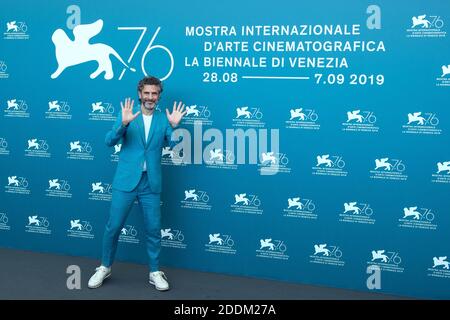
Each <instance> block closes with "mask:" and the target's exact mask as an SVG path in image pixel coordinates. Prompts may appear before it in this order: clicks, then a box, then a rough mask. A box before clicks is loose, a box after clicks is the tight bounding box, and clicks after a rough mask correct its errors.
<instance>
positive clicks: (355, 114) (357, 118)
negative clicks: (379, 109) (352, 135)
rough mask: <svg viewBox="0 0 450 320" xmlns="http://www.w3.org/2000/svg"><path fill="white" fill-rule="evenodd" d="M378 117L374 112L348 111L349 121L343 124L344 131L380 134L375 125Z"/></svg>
mask: <svg viewBox="0 0 450 320" xmlns="http://www.w3.org/2000/svg"><path fill="white" fill-rule="evenodd" d="M376 122H377V117H376V116H375V113H374V112H372V111H361V110H360V109H358V110H353V111H347V121H346V122H343V123H342V131H354V132H375V133H376V132H378V131H379V130H380V128H379V127H377V126H376V125H375V124H376Z"/></svg>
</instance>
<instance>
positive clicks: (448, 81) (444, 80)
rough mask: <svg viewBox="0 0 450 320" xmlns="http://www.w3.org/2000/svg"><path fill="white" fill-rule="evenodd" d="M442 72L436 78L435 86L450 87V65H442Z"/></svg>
mask: <svg viewBox="0 0 450 320" xmlns="http://www.w3.org/2000/svg"><path fill="white" fill-rule="evenodd" d="M441 70H442V72H441V73H440V76H438V77H437V78H436V86H438V87H450V77H449V75H450V64H447V65H443V66H442V67H441Z"/></svg>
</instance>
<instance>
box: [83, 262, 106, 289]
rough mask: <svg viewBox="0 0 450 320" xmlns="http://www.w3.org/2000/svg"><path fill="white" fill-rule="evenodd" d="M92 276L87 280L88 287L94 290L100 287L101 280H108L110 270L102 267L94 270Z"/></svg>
mask: <svg viewBox="0 0 450 320" xmlns="http://www.w3.org/2000/svg"><path fill="white" fill-rule="evenodd" d="M95 271H96V272H95V273H94V275H93V276H92V277H91V278H90V279H89V282H88V287H89V288H91V289H95V288H98V287H100V286H101V285H102V284H103V280H105V279H106V278H108V277H109V276H110V275H111V268H107V267H104V266H100V267H98V268H95Z"/></svg>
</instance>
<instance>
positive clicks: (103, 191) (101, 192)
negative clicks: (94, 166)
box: [89, 182, 112, 201]
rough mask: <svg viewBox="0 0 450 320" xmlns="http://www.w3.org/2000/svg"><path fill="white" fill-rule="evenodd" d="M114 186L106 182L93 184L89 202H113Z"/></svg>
mask: <svg viewBox="0 0 450 320" xmlns="http://www.w3.org/2000/svg"><path fill="white" fill-rule="evenodd" d="M111 198H112V185H111V184H109V183H104V182H93V183H91V192H89V200H98V201H111Z"/></svg>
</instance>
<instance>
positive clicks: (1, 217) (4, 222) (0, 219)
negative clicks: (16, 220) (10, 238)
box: [0, 212, 11, 231]
mask: <svg viewBox="0 0 450 320" xmlns="http://www.w3.org/2000/svg"><path fill="white" fill-rule="evenodd" d="M8 221H9V218H8V215H7V214H6V213H5V212H0V230H4V231H8V230H11V226H9V225H8Z"/></svg>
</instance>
